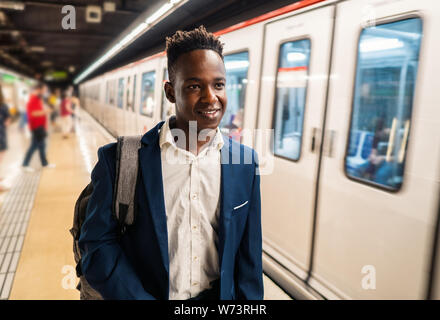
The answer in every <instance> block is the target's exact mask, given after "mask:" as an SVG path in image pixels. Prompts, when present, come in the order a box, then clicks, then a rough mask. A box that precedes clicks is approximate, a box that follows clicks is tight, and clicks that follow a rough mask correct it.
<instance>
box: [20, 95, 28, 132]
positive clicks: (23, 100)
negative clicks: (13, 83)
mask: <svg viewBox="0 0 440 320" xmlns="http://www.w3.org/2000/svg"><path fill="white" fill-rule="evenodd" d="M22 90H23V91H22V93H21V95H20V98H19V102H18V111H19V113H20V122H19V123H18V128H19V130H20V131H21V132H23V131H24V129H25V127H26V125H27V123H28V118H27V112H26V98H25V97H27V95H28V92H27V90H25V89H22Z"/></svg>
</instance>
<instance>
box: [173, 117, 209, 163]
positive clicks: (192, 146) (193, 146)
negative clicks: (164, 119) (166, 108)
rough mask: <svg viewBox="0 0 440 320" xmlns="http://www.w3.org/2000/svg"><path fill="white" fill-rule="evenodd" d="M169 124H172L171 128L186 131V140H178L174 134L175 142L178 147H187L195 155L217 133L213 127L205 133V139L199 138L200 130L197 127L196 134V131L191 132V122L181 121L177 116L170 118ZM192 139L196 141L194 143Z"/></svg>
mask: <svg viewBox="0 0 440 320" xmlns="http://www.w3.org/2000/svg"><path fill="white" fill-rule="evenodd" d="M169 125H170V129H171V130H172V129H180V130H182V131H183V132H184V133H185V138H186V141H184V142H183V141H176V140H177V136H173V138H174V142H175V143H176V145H177V147H178V148H181V149H185V150H186V151H189V152H191V153H193V154H195V155H198V154H199V153H200V151H201V150H202V148H203V147H204V146H205V145H207V144H209V143H210V142H211V141H212V139H214V136H215V134H216V129H211V130H210V132H209V133H208V134H207V135H205V136H206V139H205V140H199V133H200V130H199V129H198V128H197V132H196V134H194V133H192V134H190V126H189V123H187V122H183V123H181V122H180V121H178V120H177V119H176V117H172V118H170V121H169ZM171 132H172V131H171ZM190 139H195V140H196V143H194V142H193V141H190ZM190 142H191V143H190Z"/></svg>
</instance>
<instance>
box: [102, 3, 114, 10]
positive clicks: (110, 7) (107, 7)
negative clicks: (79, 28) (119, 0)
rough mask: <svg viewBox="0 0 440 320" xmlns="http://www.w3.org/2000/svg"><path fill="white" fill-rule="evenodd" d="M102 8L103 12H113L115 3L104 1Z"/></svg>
mask: <svg viewBox="0 0 440 320" xmlns="http://www.w3.org/2000/svg"><path fill="white" fill-rule="evenodd" d="M103 8H104V12H115V11H116V3H114V2H110V1H105V2H104V5H103Z"/></svg>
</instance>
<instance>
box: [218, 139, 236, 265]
mask: <svg viewBox="0 0 440 320" xmlns="http://www.w3.org/2000/svg"><path fill="white" fill-rule="evenodd" d="M223 139H224V142H225V143H224V145H223V147H222V149H221V151H220V154H221V187H220V201H221V203H220V223H219V226H220V228H219V263H220V268H222V266H223V256H224V251H225V244H226V239H227V238H228V233H229V228H228V226H229V222H230V221H231V212H232V210H231V209H232V208H231V203H232V202H231V198H230V197H231V194H232V193H231V191H232V192H233V190H230V188H231V186H233V181H232V180H233V176H232V166H231V165H229V163H230V161H231V143H230V141H229V139H228V138H226V137H223Z"/></svg>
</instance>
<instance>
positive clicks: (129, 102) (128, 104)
mask: <svg viewBox="0 0 440 320" xmlns="http://www.w3.org/2000/svg"><path fill="white" fill-rule="evenodd" d="M130 89H131V76H128V77H127V87H126V93H125V107H126V108H127V110H130V109H132V100H131V98H132V97H131V94H130Z"/></svg>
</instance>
